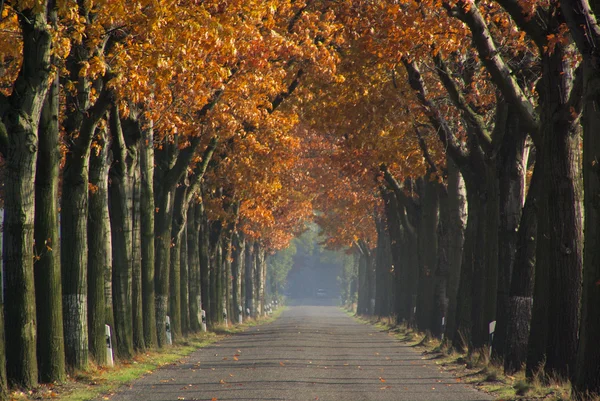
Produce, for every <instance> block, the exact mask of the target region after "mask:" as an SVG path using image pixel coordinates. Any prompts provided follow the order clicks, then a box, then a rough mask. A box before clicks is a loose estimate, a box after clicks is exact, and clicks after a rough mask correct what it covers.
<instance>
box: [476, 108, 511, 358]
mask: <svg viewBox="0 0 600 401" xmlns="http://www.w3.org/2000/svg"><path fill="white" fill-rule="evenodd" d="M497 118H501V117H497ZM485 164H486V170H485V175H486V181H485V204H484V207H485V225H486V226H485V242H484V244H485V255H484V266H485V276H484V281H483V286H482V289H483V297H482V298H483V301H484V311H483V316H482V318H483V319H482V320H481V322H480V325H479V326H478V327H479V330H480V331H478V333H479V335H480V337H479V338H480V341H479V343H478V344H477V346H478V347H482V346H489V345H491V344H490V341H489V324H490V323H491V322H492V321H495V320H496V307H497V304H496V296H497V293H498V240H499V236H498V229H499V223H500V221H499V214H498V210H499V207H500V203H499V188H498V172H497V160H496V158H495V157H489V156H488V155H486V158H485ZM521 205H522V203H521Z"/></svg>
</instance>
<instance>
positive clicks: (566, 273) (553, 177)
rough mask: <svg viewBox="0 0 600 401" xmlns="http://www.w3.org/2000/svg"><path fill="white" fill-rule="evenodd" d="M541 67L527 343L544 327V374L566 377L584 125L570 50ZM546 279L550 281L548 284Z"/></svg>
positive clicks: (579, 237) (578, 254)
mask: <svg viewBox="0 0 600 401" xmlns="http://www.w3.org/2000/svg"><path fill="white" fill-rule="evenodd" d="M542 66H543V73H542V80H541V87H540V88H541V96H540V104H541V109H542V116H541V117H542V118H541V121H542V125H543V127H542V128H543V132H544V135H543V138H542V147H541V149H540V155H539V156H541V158H542V168H543V169H544V172H545V175H544V181H543V184H542V195H541V198H540V209H539V216H538V222H539V225H538V231H539V234H538V241H539V242H538V253H537V260H538V263H537V266H536V283H535V294H534V307H533V308H534V309H533V316H532V327H531V335H530V342H529V344H530V345H532V343H533V342H535V341H538V339H537V338H535V337H533V336H534V335H536V334H537V335H539V334H540V331H542V330H545V331H546V334H545V337H546V342H545V356H546V365H545V367H546V373H548V374H553V375H556V376H558V377H564V378H568V377H569V376H570V375H571V374H573V373H574V368H575V355H576V352H577V342H578V338H577V337H578V336H577V333H578V329H579V305H580V298H581V283H582V280H581V279H582V264H583V263H582V262H583V260H582V259H583V258H582V256H583V226H582V223H583V221H582V217H583V216H582V186H581V176H580V165H579V163H580V160H579V152H580V150H579V145H580V135H579V134H580V129H579V121H578V119H577V116H573V114H572V111H573V110H572V104H573V101H572V100H573V99H572V98H570V96H572V95H575V96H577V94H573V93H572V84H573V75H572V70H571V64H570V62H569V60H568V56H567V49H565V48H564V47H562V46H557V47H556V48H555V49H554V52H553V53H552V54H545V55H544V56H543V60H542ZM544 262H547V264H546V263H544ZM538 276H539V277H540V279H541V280H539V281H538V279H537V278H538ZM546 277H547V281H546V282H547V284H548V285H547V286H544V279H545V278H546ZM540 302H541V303H544V304H545V305H546V308H547V309H546V311H544V310H543V309H544V308H537V306H538V305H539V304H540ZM550 311H551V312H552V313H549V312H550ZM543 315H545V316H546V319H544V317H543ZM534 322H536V323H539V322H541V325H540V326H538V325H537V324H536V325H534V324H533V323H534ZM542 338H543V337H542ZM540 342H542V341H540ZM542 344H543V342H542ZM541 360H543V355H540V354H539V353H532V354H531V358H528V363H527V365H528V370H529V371H532V370H535V366H536V365H539V361H541Z"/></svg>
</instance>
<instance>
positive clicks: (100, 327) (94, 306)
mask: <svg viewBox="0 0 600 401" xmlns="http://www.w3.org/2000/svg"><path fill="white" fill-rule="evenodd" d="M107 136H108V133H107V132H106V130H105V129H99V130H97V131H96V137H95V138H94V149H95V150H96V151H95V152H93V153H92V154H91V156H90V184H91V185H90V191H89V195H88V196H89V208H88V226H87V233H88V294H89V298H88V302H89V303H88V330H89V348H90V354H91V355H92V358H93V359H94V361H95V362H96V364H97V365H100V366H105V365H106V363H107V355H106V334H105V328H104V326H105V324H106V323H107V321H106V309H107V308H106V297H105V275H106V271H107V270H109V271H110V270H111V266H112V242H111V234H110V218H109V216H108V170H109V166H110V162H109V161H108V154H109V142H108V138H107ZM110 309H111V310H112V305H111V307H110ZM111 329H112V330H114V327H112V326H111Z"/></svg>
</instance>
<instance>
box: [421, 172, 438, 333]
mask: <svg viewBox="0 0 600 401" xmlns="http://www.w3.org/2000/svg"><path fill="white" fill-rule="evenodd" d="M435 185H436V184H435V183H433V182H431V181H429V179H428V178H424V179H423V178H422V179H421V180H420V183H419V187H420V188H419V189H420V191H419V192H420V194H419V203H420V205H419V206H420V207H419V208H418V213H420V217H419V219H418V221H419V223H418V226H417V247H418V248H417V249H418V253H419V281H418V282H419V284H418V293H417V327H418V328H419V330H421V331H423V332H426V331H431V329H432V326H431V322H432V319H433V309H434V284H435V283H434V272H435V270H436V267H437V227H438V210H439V199H438V193H437V189H436V188H435Z"/></svg>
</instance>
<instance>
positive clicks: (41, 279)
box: [34, 78, 66, 383]
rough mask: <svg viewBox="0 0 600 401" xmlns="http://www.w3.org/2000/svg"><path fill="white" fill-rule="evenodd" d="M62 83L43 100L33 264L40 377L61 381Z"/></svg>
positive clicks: (63, 365)
mask: <svg viewBox="0 0 600 401" xmlns="http://www.w3.org/2000/svg"><path fill="white" fill-rule="evenodd" d="M58 96H59V86H58V79H56V78H55V80H54V82H53V83H52V84H51V87H50V90H49V91H48V94H47V96H46V100H45V102H44V108H43V109H42V115H41V119H40V126H39V131H38V136H39V143H38V146H39V149H38V154H37V158H38V160H37V168H36V174H35V220H34V225H35V252H36V255H37V258H38V259H37V261H36V262H35V264H34V278H35V292H36V313H37V358H38V368H39V377H40V380H41V381H42V382H44V383H53V382H62V381H64V380H65V378H66V372H65V353H64V352H65V349H64V337H63V317H62V287H61V280H60V242H59V241H60V240H59V236H58V230H59V229H58V179H59V165H60V158H61V155H60V151H59V146H58V145H59V127H58V107H59V98H58Z"/></svg>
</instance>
